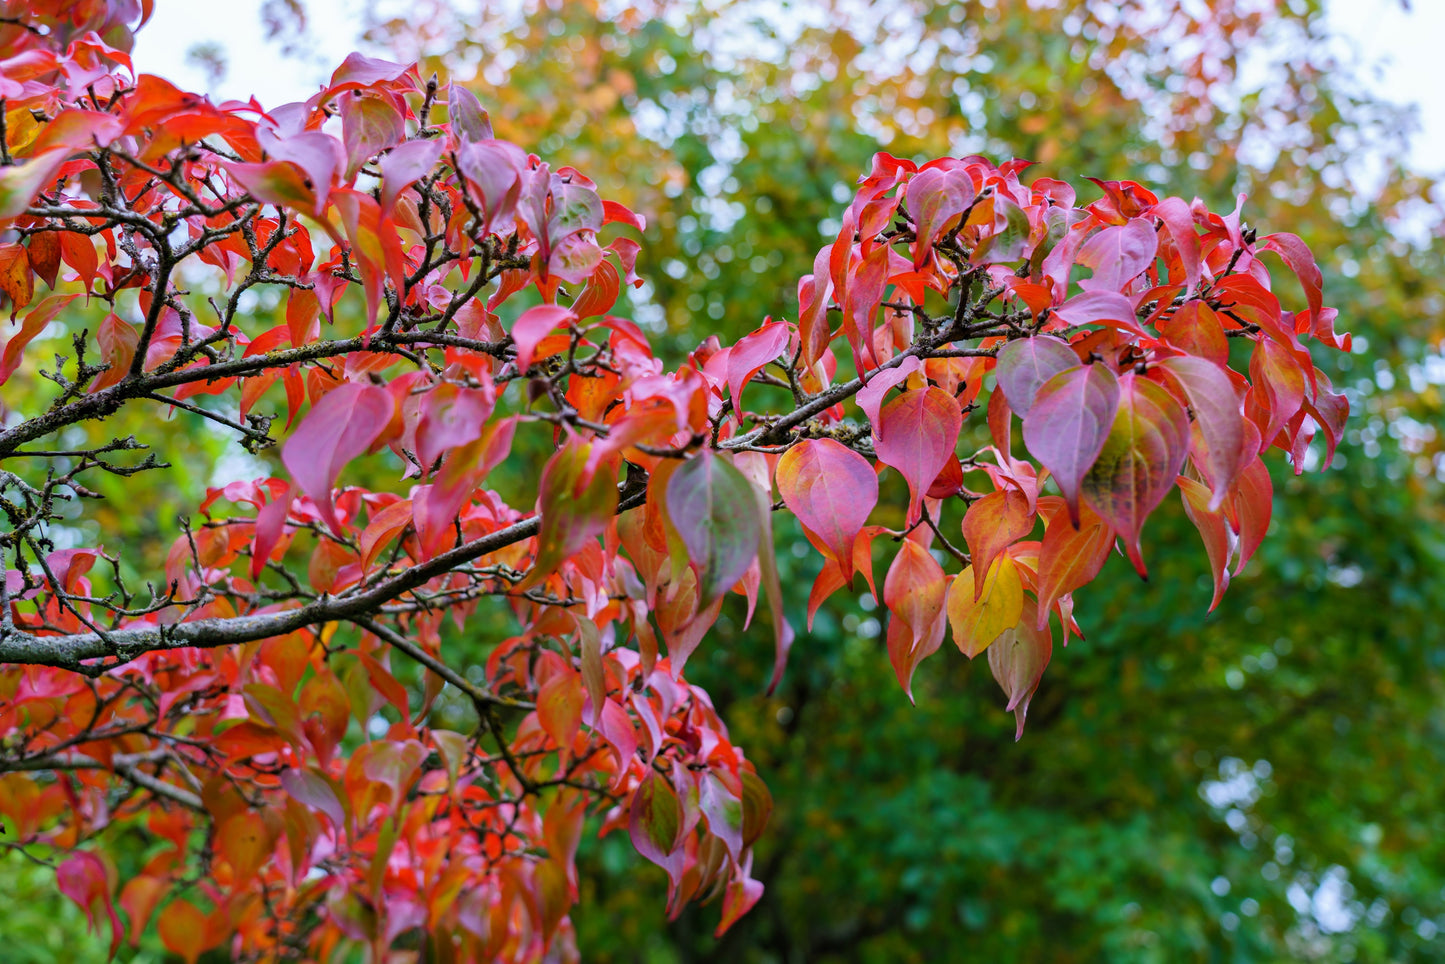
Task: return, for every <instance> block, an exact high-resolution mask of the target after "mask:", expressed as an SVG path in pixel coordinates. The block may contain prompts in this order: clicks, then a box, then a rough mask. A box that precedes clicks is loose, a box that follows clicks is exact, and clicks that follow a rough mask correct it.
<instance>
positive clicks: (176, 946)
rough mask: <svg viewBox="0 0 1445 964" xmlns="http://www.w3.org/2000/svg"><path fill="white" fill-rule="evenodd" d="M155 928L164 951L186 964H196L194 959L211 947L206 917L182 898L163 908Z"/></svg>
mask: <svg viewBox="0 0 1445 964" xmlns="http://www.w3.org/2000/svg"><path fill="white" fill-rule="evenodd" d="M156 928H157V930H159V931H160V935H161V943H162V944H164V945H165V946H166V950H168V951H170V952H171V953H172V954H177V955H179V956H180V957H181V958H183V959H184V960H185V961H186V964H196V959H197V958H198V957H200V956H201V954H202V952H204V951H205V950H206V948H208V947H210V946H211V942H210V938H209V936H208V934H207V932H206V915H205V914H203V913H201V911H200V909H199V908H197V907H196V905H195V904H192V903H191V902H190V901H188V900H186V899H185V898H184V897H177V898H176V899H175V900H173V901H171V902H170V903H169V904H167V905H166V906H165V909H164V910H163V911H161V915H160V918H159V919H158V920H157V921H156Z"/></svg>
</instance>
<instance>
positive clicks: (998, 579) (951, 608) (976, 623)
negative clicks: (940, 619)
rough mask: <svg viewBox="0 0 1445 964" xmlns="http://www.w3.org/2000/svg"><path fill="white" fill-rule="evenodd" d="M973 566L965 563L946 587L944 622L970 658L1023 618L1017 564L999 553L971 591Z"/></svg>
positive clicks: (1020, 585) (957, 643) (1021, 584)
mask: <svg viewBox="0 0 1445 964" xmlns="http://www.w3.org/2000/svg"><path fill="white" fill-rule="evenodd" d="M973 573H974V567H973V566H967V567H965V568H964V570H963V572H962V573H960V574H959V575H958V577H957V578H956V579H954V580H953V584H952V585H951V586H950V587H949V589H948V622H949V626H950V627H951V628H952V630H953V642H954V645H956V646H957V647H958V649H959V651H960V652H961V653H963V655H965V656H967V657H968V658H969V659H973V658H974V657H975V656H977V655H978V654H979V653H981V652H983V651H984V650H985V649H987V648H988V647H989V645H990V644H991V643H992V642H993V641H994V640H996V639H998V638H999V636H1000V635H1002V634H1003V633H1004V632H1005V631H1006V630H1009V629H1012V628H1013V627H1014V626H1017V625H1018V622H1019V620H1020V619H1021V618H1023V605H1024V584H1023V579H1022V578H1021V576H1020V575H1019V568H1018V564H1017V563H1015V562H1014V561H1013V559H1011V558H1009V557H1008V556H999V557H998V558H997V559H995V560H994V561H993V565H992V566H990V567H989V570H988V574H987V576H985V578H984V579H983V580H982V582H983V585H982V586H981V588H979V589H978V590H977V591H975V590H974V576H973Z"/></svg>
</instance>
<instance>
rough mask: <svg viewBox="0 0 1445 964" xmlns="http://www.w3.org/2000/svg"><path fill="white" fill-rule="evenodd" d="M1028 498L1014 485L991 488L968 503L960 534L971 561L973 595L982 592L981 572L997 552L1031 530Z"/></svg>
mask: <svg viewBox="0 0 1445 964" xmlns="http://www.w3.org/2000/svg"><path fill="white" fill-rule="evenodd" d="M1033 528H1034V514H1033V512H1031V511H1030V510H1029V500H1028V497H1027V496H1025V495H1024V494H1023V493H1022V492H1019V491H1018V490H1017V489H1000V490H999V491H997V492H990V493H989V494H988V495H986V496H984V497H983V498H982V499H979V500H978V501H977V502H975V503H974V504H973V505H971V506H969V507H968V512H967V513H965V514H964V517H963V538H964V541H965V542H967V543H968V554H969V558H970V561H971V562H972V563H973V570H974V585H973V592H974V594H975V595H977V594H980V593H982V592H983V580H984V575H985V574H986V573H988V572H989V571H990V569H991V567H992V566H993V561H994V559H995V558H997V557H998V554H999V553H1000V552H1002V551H1003V550H1005V549H1007V548H1008V547H1009V546H1011V545H1013V544H1014V543H1015V542H1017V541H1018V540H1020V539H1022V538H1023V537H1024V536H1026V535H1028V534H1029V533H1030V532H1032V531H1033Z"/></svg>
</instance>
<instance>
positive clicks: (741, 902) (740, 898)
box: [712, 877, 763, 938]
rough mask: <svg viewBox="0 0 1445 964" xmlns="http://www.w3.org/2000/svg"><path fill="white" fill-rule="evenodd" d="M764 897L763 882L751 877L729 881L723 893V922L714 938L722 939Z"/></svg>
mask: <svg viewBox="0 0 1445 964" xmlns="http://www.w3.org/2000/svg"><path fill="white" fill-rule="evenodd" d="M762 896H763V884H762V881H758V880H753V879H752V878H751V877H744V878H742V879H741V880H732V881H729V882H728V885H727V889H726V890H724V891H723V907H722V920H720V921H719V922H718V925H717V930H715V931H713V935H712V936H713V937H714V938H718V937H722V936H723V934H725V933H727V931H728V928H730V927H732V926H733V925H734V924H736V923H737V922H738V919H739V918H741V917H742V916H743V915H744V914H746V913H747V912H748V911H750V910H752V909H753V905H754V904H756V903H757V902H758V901H759V900H760V899H762Z"/></svg>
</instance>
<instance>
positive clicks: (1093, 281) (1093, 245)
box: [1076, 218, 1159, 291]
mask: <svg viewBox="0 0 1445 964" xmlns="http://www.w3.org/2000/svg"><path fill="white" fill-rule="evenodd" d="M1158 250H1159V236H1158V235H1157V234H1155V233H1154V225H1152V224H1150V223H1149V221H1147V220H1145V219H1144V218H1133V219H1132V220H1130V221H1129V223H1127V224H1120V225H1115V226H1113V227H1108V228H1104V229H1103V230H1102V231H1100V232H1098V233H1097V234H1095V235H1093V236H1092V237H1090V238H1089V240H1088V241H1085V242H1084V246H1083V247H1082V248H1080V249H1079V255H1078V258H1077V259H1076V261H1077V263H1078V264H1081V265H1084V266H1085V267H1087V268H1093V269H1094V276H1093V277H1092V278H1087V279H1085V280H1084V281H1082V282H1080V285H1079V286H1080V287H1081V288H1084V289H1085V290H1087V291H1123V290H1124V287H1125V286H1126V285H1127V284H1128V283H1129V282H1131V281H1133V280H1134V279H1135V278H1137V277H1138V276H1139V274H1140V272H1142V271H1143V270H1144V269H1145V268H1147V267H1149V265H1151V264H1153V263H1154V255H1155V254H1156V253H1157V252H1158Z"/></svg>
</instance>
